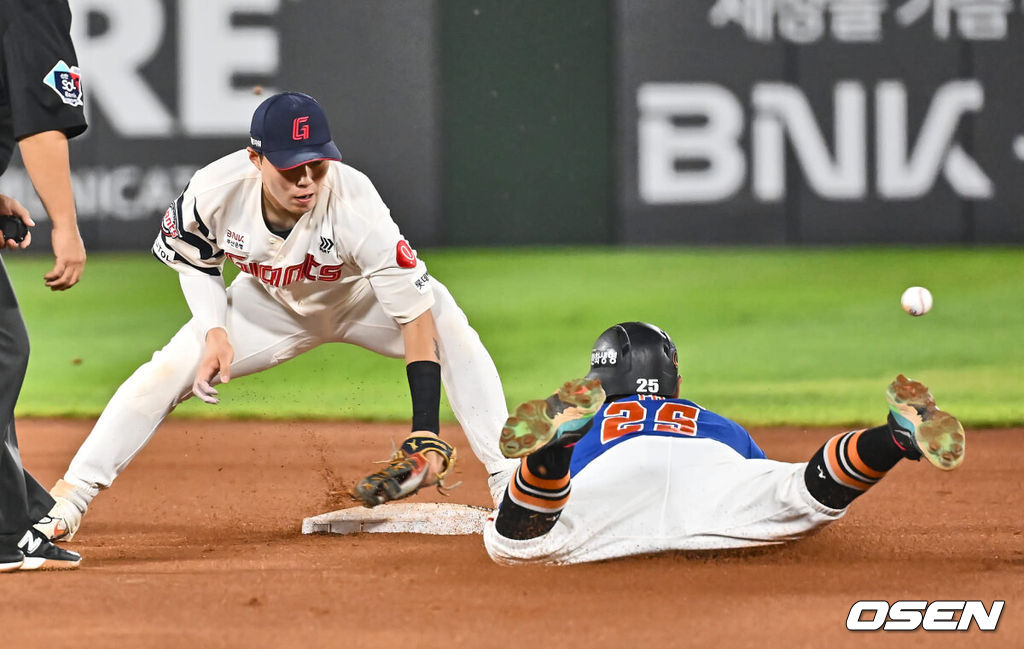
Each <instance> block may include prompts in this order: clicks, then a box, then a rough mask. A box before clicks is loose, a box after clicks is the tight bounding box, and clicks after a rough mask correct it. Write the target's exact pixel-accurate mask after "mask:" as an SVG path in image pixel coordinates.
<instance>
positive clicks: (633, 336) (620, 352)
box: [587, 322, 679, 399]
mask: <svg viewBox="0 0 1024 649" xmlns="http://www.w3.org/2000/svg"><path fill="white" fill-rule="evenodd" d="M587 378H588V379H592V378H597V379H601V385H602V386H603V387H604V391H605V393H606V394H607V395H608V398H609V399H612V398H621V397H624V396H629V395H632V394H657V395H660V396H663V397H675V396H678V393H677V391H676V390H677V386H678V383H679V357H678V355H677V353H676V344H675V343H674V342H672V339H671V338H669V337H668V334H666V333H665V332H664V331H662V330H661V329H659V328H658V327H655V326H654V325H652V324H647V323H646V322H623V323H621V324H617V325H615V326H614V327H610V328H608V329H606V330H605V331H604V333H602V334H601V336H600V337H599V338H598V339H597V342H595V343H594V350H593V351H592V352H591V353H590V373H589V374H587Z"/></svg>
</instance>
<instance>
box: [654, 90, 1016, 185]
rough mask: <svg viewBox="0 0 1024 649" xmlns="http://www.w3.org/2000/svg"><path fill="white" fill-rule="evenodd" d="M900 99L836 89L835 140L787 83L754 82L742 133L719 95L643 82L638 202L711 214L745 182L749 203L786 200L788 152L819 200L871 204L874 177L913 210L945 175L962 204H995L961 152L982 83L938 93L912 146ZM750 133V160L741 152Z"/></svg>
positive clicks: (897, 94) (738, 118) (983, 178)
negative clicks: (699, 208)
mask: <svg viewBox="0 0 1024 649" xmlns="http://www.w3.org/2000/svg"><path fill="white" fill-rule="evenodd" d="M907 94H908V93H907V87H906V85H905V84H904V83H903V82H902V81H896V80H885V81H880V82H878V83H877V84H876V85H875V87H874V88H869V87H866V85H865V84H864V83H863V82H860V81H855V80H841V81H838V82H837V83H836V84H835V87H834V106H835V108H834V114H833V119H832V120H831V121H832V122H833V123H834V126H835V133H834V135H833V136H832V137H831V138H830V137H829V136H827V135H826V134H825V133H823V132H822V129H821V127H820V126H819V124H818V121H817V119H816V118H815V115H814V112H813V111H812V109H811V104H810V102H809V101H808V99H807V95H806V94H805V93H804V91H803V90H802V89H801V88H800V87H798V86H796V85H793V84H789V83H781V82H762V83H755V84H754V86H753V88H752V90H751V96H750V104H751V111H750V114H749V122H748V119H747V116H746V115H745V114H744V113H745V111H744V109H743V104H742V103H741V102H740V100H739V99H738V98H737V97H736V96H735V95H734V94H733V93H732V92H731V91H730V90H728V89H727V88H725V87H724V86H721V85H719V84H715V83H645V84H643V85H641V86H640V88H639V90H638V93H637V101H638V107H639V109H640V121H639V190H640V196H641V198H643V199H644V201H645V202H647V203H650V204H666V203H716V202H720V201H725V200H728V199H729V198H732V197H733V196H734V195H735V194H736V193H737V192H739V191H740V190H741V189H742V188H743V186H744V184H745V183H746V182H747V179H748V178H749V179H750V189H751V192H752V193H753V195H754V197H755V198H757V199H758V200H760V201H762V202H778V201H782V200H784V199H785V197H786V192H787V188H788V184H787V179H786V170H787V165H786V155H787V154H786V151H787V141H788V144H789V147H790V148H791V150H792V151H793V153H794V155H795V157H796V161H797V162H798V163H799V168H800V170H801V171H802V172H803V176H804V178H805V179H806V181H807V184H808V185H809V186H810V188H811V189H812V190H813V191H814V192H816V193H817V194H818V195H819V196H821V197H823V198H828V199H831V200H845V201H849V200H860V199H863V198H866V197H867V195H868V182H869V179H872V178H873V180H874V186H875V191H876V192H877V193H878V195H879V197H881V198H883V199H886V200H911V199H916V198H920V197H921V196H924V195H925V194H927V193H928V192H930V191H931V190H932V187H933V186H934V185H935V183H936V181H937V180H938V178H939V177H940V176H941V177H943V178H944V179H945V180H946V182H948V183H949V185H950V186H951V187H952V188H953V190H954V191H955V192H956V193H957V194H958V195H959V196H961V197H962V198H966V199H973V200H986V199H991V198H992V197H993V196H994V193H995V190H994V188H993V183H992V180H991V179H990V178H989V176H988V175H987V174H986V173H985V171H984V169H982V167H981V165H980V164H979V163H978V161H977V160H975V159H974V158H973V157H972V155H971V154H970V153H969V152H968V151H967V150H966V149H965V148H964V147H963V146H961V144H960V143H959V142H958V141H957V136H958V129H959V128H960V125H961V122H962V121H963V120H964V119H965V118H966V117H967V116H969V115H972V114H977V113H979V112H980V111H981V109H982V108H983V106H984V101H985V99H984V91H983V89H982V86H981V84H980V83H979V82H978V81H977V80H970V79H969V80H957V81H949V82H947V83H945V84H943V85H941V86H940V87H939V88H938V89H937V90H936V92H935V94H934V96H933V97H932V99H931V102H930V104H929V105H928V108H927V111H926V113H925V118H924V122H923V123H922V125H921V127H920V130H919V131H918V132H917V134H916V137H915V134H914V133H913V132H912V131H911V128H910V126H909V121H910V119H909V111H908V97H907ZM869 107H871V108H873V110H869ZM871 114H873V116H874V120H873V121H874V133H871V131H870V130H869V120H868V116H869V115H871ZM748 124H749V125H748ZM748 129H749V142H750V145H749V156H748V155H747V152H746V151H745V148H746V147H744V146H743V145H742V141H743V137H744V132H745V131H747V130H748ZM872 135H873V137H872ZM829 139H832V140H833V144H832V146H831V147H830V146H829ZM1021 139H1024V137H1022V138H1021ZM872 141H873V143H874V155H872V156H869V155H868V152H869V146H870V144H871V143H872ZM1021 144H1022V143H1014V147H1015V148H1014V150H1015V151H1016V152H1017V155H1018V156H1020V157H1022V159H1024V146H1020V145H1021ZM830 148H831V150H830ZM872 163H873V166H874V169H871V168H870V167H869V165H870V164H872Z"/></svg>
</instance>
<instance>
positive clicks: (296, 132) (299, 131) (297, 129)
mask: <svg viewBox="0 0 1024 649" xmlns="http://www.w3.org/2000/svg"><path fill="white" fill-rule="evenodd" d="M308 121H309V115H306V116H304V117H296V118H295V121H294V122H292V139H293V140H308V139H309V124H307V123H306V122H308Z"/></svg>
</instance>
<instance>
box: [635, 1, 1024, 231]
mask: <svg viewBox="0 0 1024 649" xmlns="http://www.w3.org/2000/svg"><path fill="white" fill-rule="evenodd" d="M615 11H616V16H615V24H616V26H617V28H616V30H615V34H616V38H617V39H618V41H617V46H616V51H617V52H618V57H617V59H616V63H615V65H616V74H615V77H616V80H617V82H616V86H617V87H616V92H615V95H616V101H617V108H618V119H619V122H618V127H617V135H618V146H617V150H618V155H617V168H618V175H619V178H620V183H619V186H620V188H621V189H620V194H619V205H618V210H619V216H620V224H619V231H618V235H619V238H620V240H622V241H628V242H637V243H641V242H663V241H667V240H670V241H674V242H701V243H713V242H737V243H739V242H748V243H758V242H760V243H863V242H893V243H907V244H915V243H936V242H1008V241H1021V240H1024V226H1022V223H1024V217H1022V216H1021V208H1022V207H1024V190H1022V189H1021V179H1022V178H1024V110H1021V108H1020V107H1021V106H1022V105H1024V82H1022V81H1021V79H1020V74H1019V72H1018V70H1019V65H1020V63H1021V62H1022V61H1024V6H1022V3H1020V2H1018V1H1016V0H1015V1H1013V2H1011V1H1010V0H709V1H706V2H698V3H678V2H673V1H672V0H650V1H647V2H642V3H639V2H630V1H629V0H620V1H618V2H616V5H615Z"/></svg>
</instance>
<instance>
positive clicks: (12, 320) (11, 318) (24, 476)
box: [0, 258, 53, 536]
mask: <svg viewBox="0 0 1024 649" xmlns="http://www.w3.org/2000/svg"><path fill="white" fill-rule="evenodd" d="M28 353H29V342H28V332H27V331H26V330H25V322H24V320H22V317H21V311H20V310H19V309H18V299H17V297H15V295H14V288H13V287H12V286H11V282H10V280H9V279H8V277H7V269H6V268H5V267H4V264H3V259H2V258H0V536H2V535H19V534H21V533H22V532H24V531H25V530H26V529H28V527H29V525H31V524H32V523H34V522H35V521H37V520H39V519H40V518H42V517H43V516H45V515H46V513H47V512H49V510H50V508H51V507H52V506H53V498H51V497H50V494H48V493H47V492H46V489H44V488H43V487H42V485H40V484H39V483H38V482H36V480H35V479H33V478H32V476H30V475H29V474H28V472H27V471H25V470H24V468H23V467H22V465H21V453H20V452H19V451H18V437H17V435H16V433H15V429H14V405H15V404H16V403H17V402H18V394H19V393H20V392H21V384H22V382H23V381H24V379H25V370H26V368H27V367H28Z"/></svg>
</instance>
